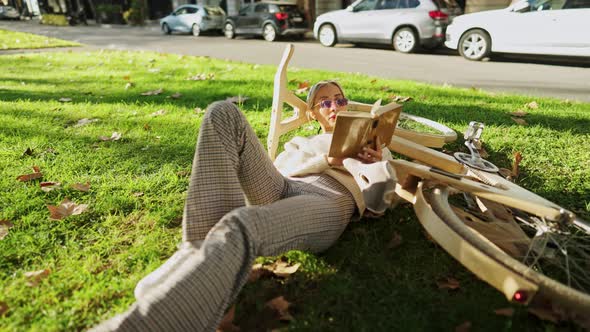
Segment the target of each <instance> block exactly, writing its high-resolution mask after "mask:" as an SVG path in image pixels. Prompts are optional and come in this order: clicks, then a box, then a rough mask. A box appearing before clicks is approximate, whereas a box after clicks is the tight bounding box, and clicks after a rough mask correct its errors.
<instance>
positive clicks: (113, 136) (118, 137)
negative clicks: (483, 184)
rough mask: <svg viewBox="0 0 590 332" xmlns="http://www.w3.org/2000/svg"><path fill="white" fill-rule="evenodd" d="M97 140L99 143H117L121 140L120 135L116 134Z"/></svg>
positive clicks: (100, 137)
mask: <svg viewBox="0 0 590 332" xmlns="http://www.w3.org/2000/svg"><path fill="white" fill-rule="evenodd" d="M98 139H100V140H101V141H105V142H106V141H118V140H120V139H121V134H120V133H118V132H116V131H115V132H113V134H112V135H111V137H108V136H99V137H98Z"/></svg>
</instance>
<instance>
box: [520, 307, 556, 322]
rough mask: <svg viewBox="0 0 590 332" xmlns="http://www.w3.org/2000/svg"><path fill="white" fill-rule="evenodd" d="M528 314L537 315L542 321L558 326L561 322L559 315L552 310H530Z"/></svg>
mask: <svg viewBox="0 0 590 332" xmlns="http://www.w3.org/2000/svg"><path fill="white" fill-rule="evenodd" d="M528 312H529V313H531V314H533V315H535V316H536V317H537V318H539V319H540V320H544V321H550V322H553V323H555V324H557V323H558V322H559V315H558V314H557V313H555V312H554V311H553V310H551V309H545V308H529V309H528Z"/></svg>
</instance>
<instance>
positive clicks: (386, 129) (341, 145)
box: [328, 100, 402, 158]
mask: <svg viewBox="0 0 590 332" xmlns="http://www.w3.org/2000/svg"><path fill="white" fill-rule="evenodd" d="M401 111H402V106H401V105H399V104H397V103H389V104H387V105H383V106H382V105H381V100H378V101H377V102H375V104H373V106H372V107H371V109H370V110H369V111H368V112H367V111H344V112H339V113H338V114H337V116H336V124H335V125H334V133H333V136H332V142H331V144H330V152H329V153H328V156H329V157H335V158H355V157H356V156H357V154H358V153H360V152H361V151H362V148H363V147H364V146H367V145H369V146H372V147H373V149H375V148H376V142H377V137H379V142H380V143H381V145H382V146H388V145H389V143H391V137H392V136H393V132H394V131H395V127H396V125H397V121H398V119H399V115H400V113H401Z"/></svg>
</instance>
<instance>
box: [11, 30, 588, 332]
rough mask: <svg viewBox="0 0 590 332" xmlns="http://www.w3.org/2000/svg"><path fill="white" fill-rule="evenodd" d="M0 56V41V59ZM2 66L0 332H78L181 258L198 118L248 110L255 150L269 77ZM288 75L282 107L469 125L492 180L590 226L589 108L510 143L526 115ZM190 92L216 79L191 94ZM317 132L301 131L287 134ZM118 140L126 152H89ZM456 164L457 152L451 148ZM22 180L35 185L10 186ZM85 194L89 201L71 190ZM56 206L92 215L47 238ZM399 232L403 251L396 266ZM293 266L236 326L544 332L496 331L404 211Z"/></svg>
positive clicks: (553, 107)
mask: <svg viewBox="0 0 590 332" xmlns="http://www.w3.org/2000/svg"><path fill="white" fill-rule="evenodd" d="M5 38H6V37H5V33H4V32H2V31H0V40H2V41H0V45H1V44H2V43H5V42H3V40H4V39H5ZM10 38H15V37H10ZM43 38H44V37H43ZM42 42H43V43H44V41H42ZM2 60H3V61H5V62H9V63H11V66H10V67H8V68H7V67H4V68H3V71H2V73H1V74H0V220H8V221H10V222H12V223H13V224H14V227H12V228H11V229H10V230H9V233H8V235H7V236H6V237H5V238H4V239H3V240H0V252H2V254H1V259H0V294H2V295H0V301H2V302H5V303H6V305H7V306H8V308H9V309H8V311H7V312H6V317H3V318H2V326H1V327H0V330H6V331H10V330H80V329H86V328H88V327H90V326H92V325H94V324H96V323H98V322H99V321H100V320H103V319H105V318H108V317H111V316H113V315H114V314H116V313H118V312H122V311H123V310H125V308H127V306H128V305H129V304H130V303H131V302H132V301H133V288H134V285H135V283H136V282H137V281H138V280H139V279H141V278H142V277H143V276H145V275H146V274H148V273H149V272H150V271H152V270H154V269H155V268H157V267H158V266H159V265H160V264H161V263H162V262H163V261H164V260H165V259H166V258H167V257H169V256H170V255H171V254H172V253H173V252H174V250H175V248H176V245H177V244H178V242H179V241H180V239H181V226H180V220H181V217H182V209H183V204H184V197H185V193H186V190H187V187H188V179H189V172H190V169H191V162H192V157H193V153H194V146H195V143H196V137H197V133H198V126H199V124H200V121H201V118H202V115H203V113H202V112H201V111H200V110H199V108H200V109H205V108H206V107H207V105H208V104H210V103H211V102H213V101H216V100H224V99H226V98H228V97H233V96H238V95H242V96H247V97H249V98H250V99H248V100H247V101H246V102H244V103H243V104H241V105H240V107H241V109H242V110H243V111H244V112H245V114H246V116H247V118H248V120H249V121H250V123H251V124H252V125H253V127H254V130H255V131H256V134H257V135H258V137H259V138H260V139H261V141H262V142H266V135H267V133H268V123H269V116H270V110H271V102H272V86H273V82H272V80H273V77H274V72H275V67H273V66H253V65H249V64H243V63H236V62H226V61H219V60H214V59H210V58H207V57H189V56H179V55H172V54H160V53H149V52H113V51H101V52H91V53H86V52H80V53H76V52H73V53H51V54H49V53H40V54H25V55H13V56H3V58H2ZM277 61H278V59H277ZM292 69H293V70H292V71H291V72H290V73H289V79H291V80H292V82H291V83H290V84H291V88H292V89H293V90H295V89H296V88H297V82H301V81H304V80H310V81H312V82H314V81H317V80H320V79H326V78H337V79H338V80H339V81H340V82H341V84H342V86H343V87H344V88H345V90H346V91H347V92H348V95H347V97H348V98H350V99H351V100H355V101H359V102H367V103H372V102H374V101H375V100H377V99H379V98H383V99H384V100H387V97H388V96H389V95H391V94H392V92H393V93H395V94H396V95H403V96H412V97H413V99H414V101H411V102H408V103H406V104H405V105H404V111H405V112H407V113H411V114H415V115H419V116H424V117H427V118H430V119H433V120H435V121H439V122H441V123H443V124H445V125H447V126H449V127H451V128H453V129H455V130H456V131H458V132H459V133H460V135H459V136H462V135H461V133H462V132H463V131H464V130H465V128H466V127H467V124H468V123H469V121H472V120H477V121H481V122H484V123H485V124H486V130H485V132H484V142H485V147H486V150H487V151H488V152H489V153H490V157H489V159H490V160H491V161H492V162H494V163H496V164H497V165H498V166H500V167H508V168H509V167H510V165H511V163H512V158H513V154H514V152H516V151H519V152H521V153H522V155H523V157H524V159H523V161H522V163H521V176H520V178H519V179H518V181H519V183H520V184H522V185H523V186H525V187H527V188H529V189H531V190H533V191H535V192H537V193H539V194H541V195H542V196H544V197H546V198H548V199H550V200H553V201H555V202H557V203H559V204H562V205H564V206H566V207H568V208H570V209H572V210H573V211H575V212H578V213H579V214H580V215H581V216H582V217H585V218H587V219H590V218H588V217H589V216H590V213H589V211H588V204H589V203H588V196H587V195H588V192H589V190H590V175H589V174H590V172H589V171H588V170H589V169H590V148H589V147H588V144H587V142H588V141H589V138H590V137H589V131H590V130H589V129H588V128H590V104H587V103H575V102H563V101H559V100H553V99H542V98H537V99H535V100H536V101H537V103H538V105H539V107H538V108H537V109H527V112H528V113H529V114H528V115H526V117H525V118H526V121H527V122H528V123H529V124H528V125H527V126H520V125H517V124H516V123H515V122H514V121H513V120H512V119H511V115H510V112H514V111H516V110H518V109H523V108H525V105H526V104H528V103H529V102H531V101H532V99H531V98H528V97H519V96H511V95H493V94H486V93H483V92H480V91H472V90H469V89H456V88H451V87H437V86H432V85H427V84H419V83H413V82H407V81H392V80H384V79H377V80H374V79H373V78H371V77H368V76H363V75H357V74H344V73H334V72H320V71H311V70H295V69H294V68H292ZM199 74H205V75H204V76H205V77H207V74H212V76H211V75H209V79H205V80H189V79H188V78H191V77H195V76H196V75H199ZM158 89H162V91H161V93H159V94H158V93H152V95H142V93H145V92H149V91H152V92H153V91H156V90H158ZM178 94H180V95H178ZM303 97H304V96H302V98H303ZM83 119H86V120H84V121H82V122H80V120H83ZM316 130H317V126H316V127H313V126H312V127H309V126H308V127H305V128H302V129H301V130H300V131H299V132H298V134H300V135H313V134H315V132H316ZM114 132H117V133H119V134H120V135H121V138H120V139H119V140H112V141H103V140H101V139H99V137H100V136H106V137H111V135H112V134H113V133H114ZM449 149H453V150H454V149H463V147H462V146H461V142H460V141H459V142H457V143H454V144H452V145H451V147H449ZM33 166H38V167H39V168H40V171H41V173H42V174H43V178H42V179H41V180H36V181H31V182H19V181H17V180H16V178H17V176H19V175H22V174H27V173H31V172H33V171H32V167H33ZM39 181H54V182H60V183H61V188H62V189H60V190H53V191H50V192H44V191H42V190H41V188H40V185H39ZM87 182H88V183H90V190H89V191H88V192H83V191H78V190H76V189H74V188H73V187H72V185H73V184H76V183H87ZM66 197H67V198H69V199H70V200H71V201H74V202H76V203H78V204H88V205H89V210H88V211H87V212H86V213H83V214H81V215H77V216H71V217H68V218H66V219H64V220H58V221H55V220H49V211H48V209H47V207H46V206H47V205H57V204H59V203H60V202H62V200H63V199H65V198H66ZM393 232H399V233H400V234H401V236H402V237H403V239H404V242H403V245H402V246H401V247H399V248H396V249H395V250H390V249H387V243H388V242H389V241H390V239H391V236H392V234H393ZM286 256H287V259H288V260H290V261H294V262H300V263H302V267H301V271H300V272H297V273H296V274H295V275H294V276H293V277H291V278H290V279H286V280H283V281H276V280H270V281H269V280H266V281H263V282H261V283H259V284H254V285H248V287H247V289H246V290H245V292H244V294H243V295H242V296H241V297H240V300H239V301H240V302H239V303H240V304H239V306H238V309H237V317H238V322H242V326H244V327H245V329H246V330H247V327H249V326H251V324H255V323H256V319H255V318H256V313H257V310H258V309H260V308H263V307H264V302H265V301H266V300H268V299H269V298H271V297H272V296H276V295H277V294H284V295H285V296H286V297H287V298H288V300H289V301H291V302H292V303H293V304H294V307H295V308H296V310H295V315H294V316H295V317H296V321H294V322H292V323H291V325H290V326H291V327H293V328H294V329H299V330H309V329H314V330H392V329H394V330H404V329H410V330H432V329H437V328H438V329H443V330H452V329H454V328H455V327H456V326H457V325H459V324H461V323H462V322H464V321H465V320H472V321H473V322H474V326H476V327H481V329H490V330H492V329H495V330H498V329H506V328H507V326H511V327H512V328H514V329H519V330H532V329H538V328H539V326H542V324H541V323H539V322H538V321H536V320H533V319H531V318H530V317H529V316H527V314H526V312H525V311H524V310H521V311H522V312H521V311H517V314H516V315H515V316H514V317H512V318H509V319H508V318H506V317H499V316H497V315H494V314H493V310H494V309H497V308H499V307H505V306H507V303H506V302H505V300H504V299H503V297H502V295H501V294H499V293H498V292H496V291H494V290H493V289H491V288H490V287H488V286H485V285H484V284H483V283H482V282H481V281H479V280H477V279H476V278H474V277H473V276H472V275H471V274H470V273H469V272H467V271H466V270H465V269H463V268H462V267H461V266H460V265H459V264H457V263H456V262H454V261H453V260H452V259H451V258H450V257H449V256H448V255H447V254H446V253H444V252H443V251H442V250H440V249H439V248H438V247H437V246H435V245H434V244H432V243H431V242H429V241H428V240H426V238H425V237H424V235H423V233H422V231H421V229H420V227H419V225H418V223H417V222H416V219H415V216H414V213H413V211H412V210H411V208H409V207H407V206H402V207H399V208H397V209H396V210H394V211H392V212H391V213H389V214H388V215H387V216H385V217H384V218H381V219H377V220H367V221H366V222H362V223H355V224H352V225H351V226H350V227H349V229H347V231H346V232H345V233H344V235H343V238H342V239H341V240H340V241H339V242H338V244H337V245H336V246H335V247H334V248H332V249H330V250H329V251H328V252H327V253H325V254H323V255H313V254H309V253H302V252H290V253H288V254H287V255H286ZM264 259H269V258H262V260H264ZM43 269H49V270H50V272H49V274H48V276H47V277H46V278H43V279H41V280H40V281H39V283H38V284H37V285H35V286H29V285H28V284H27V283H28V281H29V280H28V279H27V277H26V276H25V273H26V272H30V271H38V270H43ZM445 276H453V277H454V278H456V279H458V280H460V282H461V290H460V291H457V292H447V291H441V290H439V289H437V288H436V286H433V285H434V282H435V280H436V279H437V278H440V277H445ZM255 326H256V325H254V327H255Z"/></svg>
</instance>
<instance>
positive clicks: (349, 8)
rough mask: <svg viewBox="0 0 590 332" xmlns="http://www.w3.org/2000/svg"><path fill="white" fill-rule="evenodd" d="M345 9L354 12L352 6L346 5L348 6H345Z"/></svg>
mask: <svg viewBox="0 0 590 332" xmlns="http://www.w3.org/2000/svg"><path fill="white" fill-rule="evenodd" d="M346 11H347V12H354V7H353V6H348V7H346Z"/></svg>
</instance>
